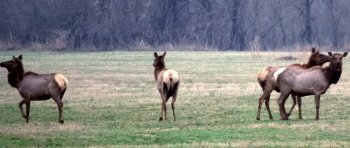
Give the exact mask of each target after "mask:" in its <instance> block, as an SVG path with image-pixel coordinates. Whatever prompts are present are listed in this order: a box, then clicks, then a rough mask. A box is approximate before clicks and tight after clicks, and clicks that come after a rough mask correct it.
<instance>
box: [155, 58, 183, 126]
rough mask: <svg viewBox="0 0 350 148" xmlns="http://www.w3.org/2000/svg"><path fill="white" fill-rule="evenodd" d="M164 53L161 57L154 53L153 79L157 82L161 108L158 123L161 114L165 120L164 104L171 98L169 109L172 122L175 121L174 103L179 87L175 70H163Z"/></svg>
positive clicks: (160, 119) (161, 117)
mask: <svg viewBox="0 0 350 148" xmlns="http://www.w3.org/2000/svg"><path fill="white" fill-rule="evenodd" d="M165 55H166V52H164V54H163V55H161V56H158V54H157V53H156V52H154V63H153V67H154V78H155V80H156V82H157V88H158V91H159V93H160V96H161V99H162V107H161V112H160V117H159V121H162V120H163V112H164V117H165V118H164V119H165V120H167V114H166V102H167V101H168V100H169V98H170V97H172V98H173V99H172V102H171V108H172V110H173V116H174V121H176V116H175V101H176V97H177V90H178V87H179V85H180V80H179V76H178V74H177V72H176V71H175V70H168V69H167V68H165V63H164V58H165Z"/></svg>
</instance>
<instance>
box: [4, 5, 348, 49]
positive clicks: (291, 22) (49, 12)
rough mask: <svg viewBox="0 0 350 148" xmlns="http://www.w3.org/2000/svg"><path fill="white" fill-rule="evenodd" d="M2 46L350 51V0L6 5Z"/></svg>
mask: <svg viewBox="0 0 350 148" xmlns="http://www.w3.org/2000/svg"><path fill="white" fill-rule="evenodd" d="M0 7H1V8H0V41H1V42H0V44H1V47H2V48H23V47H31V46H34V45H38V46H39V45H40V46H44V47H45V48H54V49H67V48H71V49H76V50H84V49H100V50H108V49H125V48H134V47H140V46H142V47H158V46H163V45H171V46H180V45H181V46H193V47H198V48H199V47H201V48H208V49H219V50H247V49H251V48H253V47H254V48H259V49H260V50H275V49H282V48H285V47H292V46H295V45H309V44H311V45H316V46H328V47H331V48H344V47H345V48H347V47H349V41H350V25H349V24H350V16H349V14H350V10H349V9H350V1H349V0H0Z"/></svg>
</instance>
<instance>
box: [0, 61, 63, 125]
mask: <svg viewBox="0 0 350 148" xmlns="http://www.w3.org/2000/svg"><path fill="white" fill-rule="evenodd" d="M0 66H1V67H5V68H6V69H7V71H8V75H7V78H8V83H9V84H10V85H11V86H12V87H14V88H16V89H17V90H18V92H19V93H20V95H21V96H22V98H23V100H22V101H21V102H20V103H19V108H20V109H21V113H22V117H23V118H25V119H26V122H27V123H28V122H29V111H30V101H42V100H48V99H50V98H53V100H54V101H55V102H56V103H57V106H58V111H59V119H58V122H60V123H63V122H64V120H63V102H62V97H63V95H64V93H65V91H66V89H67V85H68V80H67V79H66V78H65V77H64V76H63V75H61V74H56V73H52V74H37V73H34V72H25V71H24V68H23V64H22V55H20V56H19V57H17V58H16V57H15V56H13V59H12V60H9V61H5V62H2V63H0ZM23 104H26V113H24V111H23Z"/></svg>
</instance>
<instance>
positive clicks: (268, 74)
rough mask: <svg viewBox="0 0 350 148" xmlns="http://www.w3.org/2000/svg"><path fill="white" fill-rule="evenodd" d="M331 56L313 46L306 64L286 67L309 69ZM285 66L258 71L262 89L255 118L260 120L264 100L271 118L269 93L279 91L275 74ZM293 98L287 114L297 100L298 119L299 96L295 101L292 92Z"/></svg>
mask: <svg viewBox="0 0 350 148" xmlns="http://www.w3.org/2000/svg"><path fill="white" fill-rule="evenodd" d="M330 61H331V57H329V56H327V55H324V54H322V53H320V52H319V51H316V49H315V48H312V49H311V55H310V57H309V61H308V63H306V64H292V65H289V66H288V67H292V68H297V69H309V68H311V67H314V66H321V65H323V64H324V63H326V62H330ZM285 68H286V67H268V68H266V69H264V70H262V71H261V72H260V73H258V77H257V78H258V82H259V84H260V86H261V88H262V90H263V95H262V96H261V97H260V98H259V104H258V113H257V117H256V119H257V120H260V112H261V106H262V103H263V102H264V101H265V106H266V110H267V112H268V113H269V117H270V119H273V118H272V114H271V111H270V103H269V102H270V95H271V93H272V91H273V90H275V91H277V92H279V88H278V86H277V79H276V76H275V75H276V74H278V73H279V72H281V70H283V69H285ZM292 98H293V105H292V107H291V109H290V111H289V113H288V116H289V115H290V114H291V112H292V111H293V109H294V107H295V104H296V102H298V108H299V119H302V115H301V109H300V108H301V97H300V96H297V99H298V101H296V98H295V95H294V94H293V93H292Z"/></svg>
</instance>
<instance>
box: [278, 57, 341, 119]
mask: <svg viewBox="0 0 350 148" xmlns="http://www.w3.org/2000/svg"><path fill="white" fill-rule="evenodd" d="M346 55H347V52H345V53H344V54H339V53H336V54H332V53H331V52H329V56H331V57H332V60H331V62H330V65H329V66H328V67H325V68H322V67H321V66H317V67H313V68H310V69H296V68H288V69H287V70H285V71H284V72H283V73H281V75H279V77H278V80H277V85H278V87H279V88H280V91H281V93H280V94H281V95H280V98H279V101H278V105H279V109H280V114H281V119H282V120H288V115H287V114H286V111H285V108H284V104H285V101H286V99H287V98H288V96H289V94H291V92H293V93H294V94H296V95H298V96H308V95H314V96H315V104H316V118H315V119H316V120H318V119H319V107H320V98H321V95H322V94H324V93H325V92H326V91H327V89H328V88H329V86H330V85H331V84H336V83H337V82H338V81H339V78H340V76H341V73H342V58H343V57H346Z"/></svg>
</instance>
